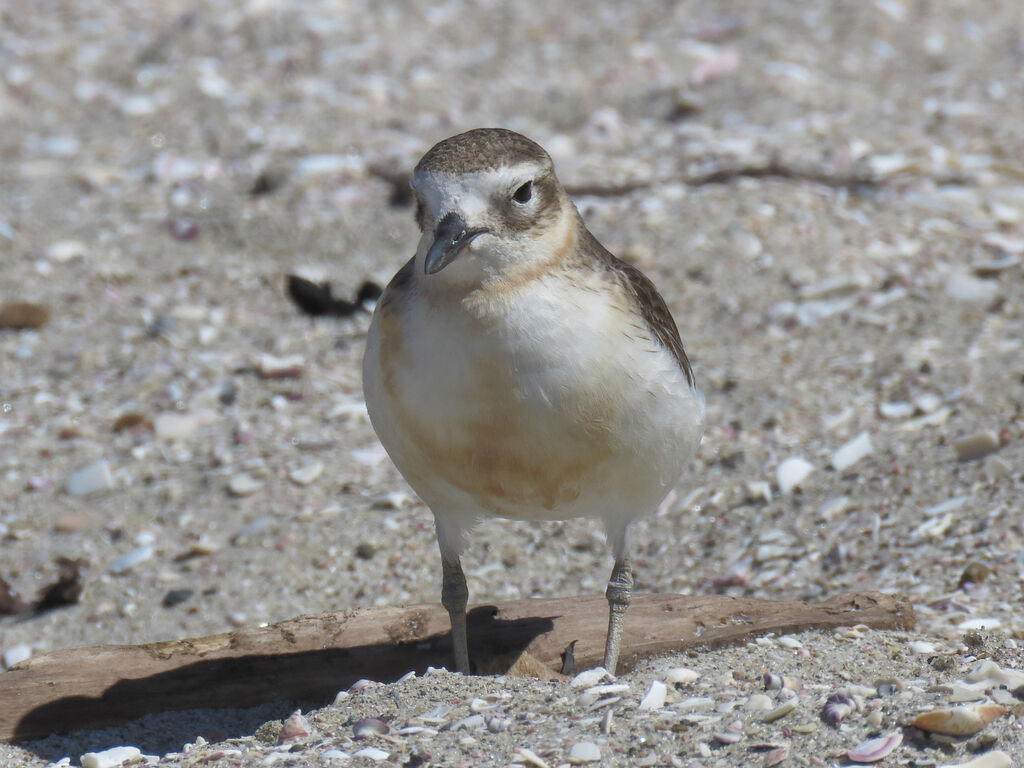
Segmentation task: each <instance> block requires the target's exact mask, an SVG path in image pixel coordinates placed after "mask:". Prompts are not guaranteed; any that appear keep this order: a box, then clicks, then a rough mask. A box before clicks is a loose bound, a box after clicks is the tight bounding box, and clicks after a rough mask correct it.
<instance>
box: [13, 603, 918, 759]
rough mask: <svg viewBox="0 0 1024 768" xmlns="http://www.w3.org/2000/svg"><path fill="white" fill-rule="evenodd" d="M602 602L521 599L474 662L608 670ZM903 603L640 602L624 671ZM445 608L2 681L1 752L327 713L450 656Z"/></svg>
mask: <svg viewBox="0 0 1024 768" xmlns="http://www.w3.org/2000/svg"><path fill="white" fill-rule="evenodd" d="M606 617H607V604H606V603H605V600H604V598H603V597H592V598H588V597H573V598H560V599H555V600H519V601H516V602H510V603H503V604H500V605H497V606H494V605H486V606H478V607H476V608H474V609H473V610H472V611H471V612H470V618H469V638H470V656H471V658H472V659H473V660H474V663H475V664H476V665H477V668H478V670H479V671H483V672H488V673H501V672H504V671H507V670H508V669H509V668H510V666H511V665H512V664H513V663H514V662H515V661H516V660H517V659H519V658H520V657H522V655H523V653H524V652H526V653H528V654H529V656H530V657H532V658H533V659H535V660H536V661H538V662H540V664H542V665H544V666H545V667H546V668H548V669H550V670H551V671H552V674H554V673H555V672H557V671H558V670H559V669H560V668H561V665H562V654H563V653H564V652H565V650H566V648H567V647H568V646H569V645H570V644H572V643H573V641H576V642H575V649H574V654H575V663H576V668H577V669H586V668H588V667H591V666H594V665H596V664H599V663H600V661H601V657H602V653H603V651H604V636H605V630H606V622H607V618H606ZM913 622H914V617H913V610H912V609H911V607H910V604H909V602H908V601H906V600H905V599H903V598H899V597H894V596H891V595H883V594H878V593H863V594H849V595H840V596H837V597H835V598H833V599H831V600H827V601H825V602H823V603H803V602H768V601H763V600H751V599H744V598H734V597H722V596H710V597H693V596H683V595H639V596H636V597H634V599H633V604H632V606H631V608H630V610H629V613H628V615H627V618H626V628H625V635H624V637H623V644H622V662H621V664H622V667H620V670H619V671H620V672H621V671H622V668H623V667H628V666H630V665H632V664H633V663H635V662H636V660H637V659H638V658H641V657H646V656H652V655H655V654H660V653H668V652H676V651H680V650H682V649H686V648H694V647H712V646H719V645H723V644H726V643H731V642H736V641H741V640H748V639H750V638H751V637H754V636H757V635H762V634H765V633H767V632H777V633H786V632H796V631H800V630H806V629H828V628H833V627H838V626H844V625H853V624H866V625H868V626H870V627H875V628H880V629H909V628H910V627H912V626H913ZM448 628H449V627H448V616H447V614H446V613H445V612H444V610H443V609H442V608H441V607H440V606H439V605H423V606H413V607H405V608H369V609H360V610H354V611H342V612H337V613H326V614H320V615H316V616H300V617H299V618H296V619H291V620H289V621H283V622H281V623H279V624H273V625H271V626H269V627H264V628H259V629H242V630H238V631H236V632H229V633H226V634H222V635H212V636H210V637H202V638H194V639H190V640H178V641H169V642H160V643H150V644H147V645H134V646H133V645H97V646H86V647H81V648H69V649H66V650H61V651H54V652H52V653H48V654H44V655H41V656H37V657H34V658H31V659H29V660H28V661H25V662H22V663H21V664H18V665H16V666H15V667H13V668H12V669H10V670H9V671H8V672H6V673H4V674H0V741H5V740H15V741H18V740H24V739H30V738H35V737H39V736H45V735H47V734H50V733H55V732H56V733H59V732H66V731H70V730H75V729H79V728H86V727H95V726H100V725H110V724H113V723H117V722H123V721H125V720H130V719H133V718H137V717H139V716H141V715H143V714H146V713H150V712H159V711H168V710H181V709H191V708H197V707H247V706H254V705H256V704H258V703H260V702H263V701H269V700H273V699H286V700H291V701H299V702H303V703H304V704H306V705H307V706H309V705H311V704H312V705H322V704H324V703H326V702H328V701H330V700H331V699H332V698H333V696H334V694H335V693H336V692H337V691H338V690H341V689H344V688H347V687H348V686H349V685H351V684H352V683H353V682H354V681H355V680H357V679H359V678H369V679H373V680H381V681H387V680H394V679H396V678H398V677H399V676H401V675H402V674H404V673H405V672H408V671H409V670H416V671H417V672H423V671H424V670H426V668H427V666H428V665H433V666H445V665H447V664H448V661H449V657H450V654H451V644H450V642H449V639H448V634H447V632H448Z"/></svg>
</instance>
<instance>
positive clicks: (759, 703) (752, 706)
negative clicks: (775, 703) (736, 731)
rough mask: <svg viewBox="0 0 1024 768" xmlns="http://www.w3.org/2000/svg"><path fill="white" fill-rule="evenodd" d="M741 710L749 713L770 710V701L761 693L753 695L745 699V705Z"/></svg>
mask: <svg viewBox="0 0 1024 768" xmlns="http://www.w3.org/2000/svg"><path fill="white" fill-rule="evenodd" d="M743 708H744V709H748V710H750V711H751V712H764V711H765V710H768V709H771V708H772V700H771V699H770V698H769V697H768V696H765V695H764V694H763V693H755V694H753V695H752V696H751V697H750V698H749V699H747V703H746V704H744V705H743Z"/></svg>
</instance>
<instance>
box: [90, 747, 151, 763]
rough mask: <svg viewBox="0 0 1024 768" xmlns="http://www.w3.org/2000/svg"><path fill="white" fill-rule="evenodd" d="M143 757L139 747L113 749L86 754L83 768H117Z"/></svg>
mask: <svg viewBox="0 0 1024 768" xmlns="http://www.w3.org/2000/svg"><path fill="white" fill-rule="evenodd" d="M141 755H142V750H140V749H139V748H138V747H112V748H111V749H105V750H103V751H102V752H86V753H85V754H84V755H82V757H81V762H82V768H115V766H118V765H121V764H122V763H126V762H128V761H129V760H135V759H136V758H138V757H140V756H141Z"/></svg>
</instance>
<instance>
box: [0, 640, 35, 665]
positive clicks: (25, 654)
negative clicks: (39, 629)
mask: <svg viewBox="0 0 1024 768" xmlns="http://www.w3.org/2000/svg"><path fill="white" fill-rule="evenodd" d="M31 656H32V648H31V646H29V645H28V644H26V643H18V644H17V645H12V646H11V647H10V648H8V649H7V650H6V651H4V655H3V656H2V657H0V662H2V663H3V668H4V669H10V668H11V667H13V666H14V665H15V664H19V663H21V662H23V661H26V660H28V659H29V658H31Z"/></svg>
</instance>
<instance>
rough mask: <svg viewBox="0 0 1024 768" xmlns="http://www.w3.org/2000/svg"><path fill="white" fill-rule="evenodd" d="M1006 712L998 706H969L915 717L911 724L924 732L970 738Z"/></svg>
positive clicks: (937, 710) (938, 710)
mask: <svg viewBox="0 0 1024 768" xmlns="http://www.w3.org/2000/svg"><path fill="white" fill-rule="evenodd" d="M1004 712H1006V709H1005V708H1004V707H1001V706H999V705H998V704H968V705H965V706H962V707H951V708H949V709H936V710H933V711H931V712H925V713H924V714H923V715H918V716H917V717H915V718H914V719H913V720H912V721H911V724H912V725H914V726H915V727H917V728H920V729H921V730H922V731H929V732H931V733H944V734H947V735H949V736H970V735H971V734H972V733H977V732H978V731H980V730H981V729H982V728H984V727H985V726H986V725H988V724H989V723H991V722H992V721H993V720H996V719H997V718H999V717H1001V716H1002V715H1003V713H1004Z"/></svg>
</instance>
